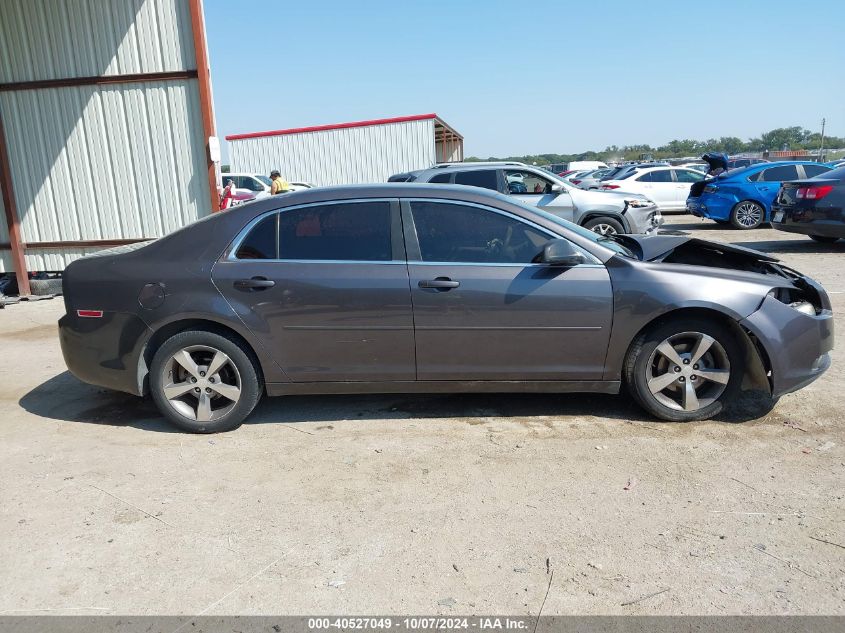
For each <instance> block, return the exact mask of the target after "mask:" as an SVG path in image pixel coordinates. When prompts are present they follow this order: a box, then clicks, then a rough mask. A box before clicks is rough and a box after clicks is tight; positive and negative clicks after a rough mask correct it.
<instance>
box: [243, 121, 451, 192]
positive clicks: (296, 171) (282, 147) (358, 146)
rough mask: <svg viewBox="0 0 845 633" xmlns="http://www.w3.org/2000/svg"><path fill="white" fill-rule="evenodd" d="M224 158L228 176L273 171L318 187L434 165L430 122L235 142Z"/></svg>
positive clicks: (377, 179) (379, 178) (384, 177)
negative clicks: (240, 172)
mask: <svg viewBox="0 0 845 633" xmlns="http://www.w3.org/2000/svg"><path fill="white" fill-rule="evenodd" d="M229 154H230V159H231V169H232V171H233V172H239V171H245V172H256V173H262V174H269V173H270V171H271V170H272V169H278V170H279V171H280V172H281V173H282V176H284V177H285V178H286V179H287V180H289V181H293V180H299V181H307V182H311V183H314V184H315V185H319V186H326V185H342V184H355V183H369V182H385V181H386V180H387V178H388V177H389V176H391V175H392V174H395V173H399V172H403V171H410V170H412V169H423V168H425V167H431V165H432V164H434V162H435V155H434V120H433V119H424V120H420V121H408V122H403V123H389V124H385V125H369V126H366V127H353V128H344V129H339V130H325V131H319V132H303V133H300V134H282V135H278V136H264V137H258V138H250V139H238V140H233V141H229Z"/></svg>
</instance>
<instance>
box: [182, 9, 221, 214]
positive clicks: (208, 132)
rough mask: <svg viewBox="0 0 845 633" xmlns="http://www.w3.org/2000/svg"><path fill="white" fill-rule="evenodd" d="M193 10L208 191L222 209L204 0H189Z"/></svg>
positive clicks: (215, 208) (213, 208)
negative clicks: (211, 142) (213, 151)
mask: <svg viewBox="0 0 845 633" xmlns="http://www.w3.org/2000/svg"><path fill="white" fill-rule="evenodd" d="M189 5H190V10H191V29H192V30H193V32H194V53H195V57H196V60H197V81H198V82H199V93H200V110H202V127H203V131H204V133H205V139H204V140H205V159H206V163H207V167H208V192H209V196H210V198H209V199H210V200H211V212H212V213H214V212H216V211H219V210H220V195H219V194H218V192H217V170H216V168H215V166H214V162H213V161H212V160H211V156H210V154H209V151H208V139H209V137H211V136H216V135H217V133H216V131H215V127H214V106H213V101H212V95H211V73H210V71H209V68H208V48H207V46H206V42H205V20H204V19H203V13H202V0H189Z"/></svg>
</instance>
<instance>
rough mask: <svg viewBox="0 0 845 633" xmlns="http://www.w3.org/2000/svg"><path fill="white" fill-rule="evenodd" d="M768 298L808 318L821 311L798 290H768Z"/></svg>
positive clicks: (805, 294)
mask: <svg viewBox="0 0 845 633" xmlns="http://www.w3.org/2000/svg"><path fill="white" fill-rule="evenodd" d="M768 296H769V297H772V298H773V299H777V300H778V301H780V302H781V303H784V304H786V305H788V306H789V307H790V308H792V309H793V310H798V312H801V313H803V314H806V315H808V316H816V315H817V314H819V312H820V309H821V308H820V307H816V306H815V305H814V304H813V303H812V302H811V301H810V300H809V299H810V297H808V296H807V293H805V292H804V291H802V290H800V289H799V288H772V289H771V290H769V292H768Z"/></svg>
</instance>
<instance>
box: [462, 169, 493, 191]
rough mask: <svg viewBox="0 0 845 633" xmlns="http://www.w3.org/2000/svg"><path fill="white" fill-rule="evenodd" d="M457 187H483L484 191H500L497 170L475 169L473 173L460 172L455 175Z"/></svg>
mask: <svg viewBox="0 0 845 633" xmlns="http://www.w3.org/2000/svg"><path fill="white" fill-rule="evenodd" d="M455 184H456V185H469V186H471V187H483V188H484V189H492V190H493V191H498V190H499V179H498V178H497V174H496V170H495V169H474V170H472V171H459V172H457V173H456V174H455Z"/></svg>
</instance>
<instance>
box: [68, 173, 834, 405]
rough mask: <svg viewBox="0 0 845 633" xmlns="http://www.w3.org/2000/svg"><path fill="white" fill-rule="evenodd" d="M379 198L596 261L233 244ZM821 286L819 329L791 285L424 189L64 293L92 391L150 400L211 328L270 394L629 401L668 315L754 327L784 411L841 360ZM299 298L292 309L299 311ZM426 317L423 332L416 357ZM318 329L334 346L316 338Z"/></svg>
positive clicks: (273, 203)
mask: <svg viewBox="0 0 845 633" xmlns="http://www.w3.org/2000/svg"><path fill="white" fill-rule="evenodd" d="M367 198H387V199H391V200H396V201H398V200H400V199H408V198H426V199H444V200H450V201H458V202H465V203H470V204H476V205H482V206H485V207H489V208H491V209H494V210H497V211H499V212H504V213H506V214H509V215H512V216H514V217H517V218H520V219H522V220H524V221H526V222H529V223H531V224H533V225H535V226H537V227H542V228H543V229H545V230H547V231H548V232H549V233H550V234H554V235H559V236H560V237H562V238H565V239H568V240H570V241H571V242H572V243H574V244H576V245H577V246H578V247H580V248H581V249H583V250H584V251H585V252H586V253H588V254H589V256H590V257H589V259H588V263H586V264H584V265H581V266H577V267H574V268H571V269H565V270H551V269H550V268H548V267H543V266H542V265H533V264H531V265H526V266H510V267H506V266H502V267H499V266H489V265H481V266H476V265H461V266H458V265H436V266H431V265H428V264H427V265H423V264H421V263H420V262H418V261H415V260H414V253H413V252H412V251H413V243H409V249H408V256H409V259H410V260H411V261H410V262H408V264H407V265H405V263H404V261H398V262H394V263H390V264H386V265H373V266H367V267H362V268H358V269H355V268H354V267H350V266H349V263H317V264H314V263H311V262H309V265H307V266H304V265H302V264H301V263H299V262H263V261H258V260H249V261H237V262H231V261H229V260H228V259H227V255H228V251H229V249H230V247H231V245H232V244H233V241H234V239H235V236H237V235H238V234H239V233H241V232H242V231H243V230H244V229H245V227H247V226H248V225H249V224H250V223H251V222H253V221H254V220H255V219H256V218H259V217H260V216H262V215H264V214H266V213H268V212H272V211H275V210H277V209H282V210H284V209H286V208H290V207H295V206H299V205H304V204H312V203H319V202H329V201H337V200H355V199H367ZM637 239H638V240H639V243H641V244H642V245H643V247H642V249H643V251H644V252H645V251H648V252H651V253H654V252H661V251H665V250H666V249H667V247H669V246H668V245H669V244H670V241H671V244H677V243H678V237H677V236H661V235H657V236H649V237H640V238H637ZM406 243H407V242H406ZM649 245H651V246H649ZM752 253H753V252H752ZM276 268H278V270H279V271H280V272H278V273H277V272H274V269H276ZM256 273H259V274H262V275H263V276H267V275H273V276H276V277H277V278H278V279H279V281H280V282H281V283H278V284H277V288H275V290H277V291H278V292H280V293H282V294H280V295H272V296H271V295H267V296H265V295H262V294H261V293H256V294H255V295H250V294H247V293H239V294H235V293H234V292H233V291H231V282H232V281H233V280H234V279H235V278H248V277H250V276H252V275H254V274H256ZM439 275H446V276H455V277H460V279H461V280H462V282H463V284H464V285H462V287H461V289H460V292H455V293H452V292H447V293H438V294H437V295H434V294H432V293H423V292H417V291H416V290H412V288H416V286H415V285H414V284H413V282H414V281H416V280H418V279H420V280H421V279H422V278H423V277H430V278H431V277H435V276H439ZM380 276H381V277H380ZM807 282H808V283H810V284H812V285H813V287H815V288H818V289H819V292H820V296H822V297H823V301H824V302H826V303H825V309H824V310H823V311H822V314H820V315H817V316H808V315H805V314H802V313H799V312H797V311H796V310H794V309H792V308H790V307H788V306H785V305H784V304H782V303H780V302H779V301H777V300H774V299H767V298H766V294H767V292H768V291H769V290H770V289H771V288H773V287H790V286H792V285H793V284H792V283H791V282H790V281H789V280H788V279H786V278H781V277H776V276H773V275H763V274H759V273H754V272H744V271H740V270H730V269H721V268H712V267H700V266H690V265H686V264H667V263H660V262H648V261H645V262H642V261H638V260H633V259H628V258H625V257H622V256H619V255H616V254H615V253H614V251H613V250H611V249H610V248H607V247H605V246H603V245H602V244H599V243H596V242H595V241H594V240H592V239H590V238H588V237H586V236H584V235H581V234H579V233H577V232H576V231H575V230H570V229H568V228H566V227H565V226H562V225H561V224H560V223H558V222H556V221H554V220H553V219H550V218H548V217H546V216H544V215H542V214H538V213H536V212H534V211H533V210H531V209H530V208H526V207H524V206H521V205H517V204H514V203H513V201H512V200H510V199H509V198H508V197H506V196H503V195H501V194H495V193H491V192H488V191H485V190H483V189H478V188H474V187H462V186H444V185H437V186H433V185H415V184H395V185H390V184H388V185H367V186H358V187H339V188H323V189H313V190H309V191H303V192H297V193H293V194H287V195H286V196H284V197H281V198H271V199H266V200H261V201H257V202H254V203H251V204H247V205H243V206H240V207H237V208H235V209H233V210H231V211H228V212H225V213H219V214H215V215H213V216H211V217H209V218H206V219H204V220H201V221H199V222H196V223H194V224H193V225H191V226H188V227H186V228H184V229H182V230H180V231H177V232H175V233H173V234H171V235H169V236H167V237H164V238H161V239H159V240H157V241H155V242H152V243H150V244H148V245H145V246H142V247H136V248H135V249H134V250H133V249H123V250H122V251H120V252H117V253H115V252H112V253H106V254H101V255H99V256H95V257H87V258H83V259H80V260H77V261H76V262H73V263H72V264H71V265H70V266H68V268H67V270H66V273H65V277H64V291H65V303H66V307H67V314H66V315H65V316H64V317H62V319H61V321H60V331H61V338H60V340H61V344H62V349H63V353H64V356H65V359H66V362H67V364H68V367H69V368H70V369H71V371H72V372H73V373H74V374H76V375H77V376H78V377H80V378H81V379H82V380H85V381H87V382H91V383H93V384H98V385H103V386H106V387H109V388H112V389H118V390H123V391H127V392H130V393H135V394H139V395H140V394H142V393H143V392H144V389H145V375H146V367H147V366H148V364H149V362H150V359H151V355H152V353H153V352H154V351H155V347H156V345H157V344H158V343H160V342H161V339H162V338H166V336H167V335H169V333H173V332H175V331H178V330H179V329H180V328H185V327H192V326H197V325H202V326H203V327H208V326H209V325H210V326H211V327H218V328H225V330H226V331H228V332H230V333H231V334H232V335H233V336H236V337H240V338H242V339H243V341H244V342H245V344H246V345H247V346H248V347H249V349H250V350H251V351H252V352H253V353H254V354H255V356H256V358H257V360H258V362H259V365H260V368H261V372H262V375H263V378H264V380H265V382H266V383H267V391H268V393H270V394H274V393H289V392H321V391H323V392H344V393H345V392H356V391H415V390H417V391H449V390H461V391H467V390H469V391H472V390H475V391H484V390H498V391H502V390H509V391H538V390H556V391H567V390H588V391H602V392H614V391H617V390H618V388H619V381H620V375H621V366H622V362H623V360H624V357H625V354H626V352H627V350H628V348H629V346H630V344H631V341H632V340H633V339H634V338H635V336H636V335H637V334H638V333H639V332H640V331H642V329H643V328H644V327H647V326H648V325H649V324H650V323H653V322H654V321H655V319H658V318H660V317H661V316H662V315H666V314H668V313H671V312H675V311H678V310H683V309H698V310H707V311H708V314H711V315H713V316H714V318H715V317H719V316H720V315H721V317H723V318H726V319H729V320H731V322H733V323H735V324H742V325H744V326H745V327H746V328H747V330H748V331H749V332H751V333H753V334H754V335H755V336H756V337H757V338H758V339H759V341H760V344H761V345H762V346H763V348H764V349H765V351H766V354H767V355H768V356H769V357H770V359H771V360H770V364H771V368H772V373H773V376H772V386H773V391H774V393H775V395H779V394H780V393H785V392H787V391H789V390H791V389H794V388H798V387H800V386H801V385H803V384H805V383H806V382H808V381H811V380H813V379H814V378H816V377H817V376H818V375H820V373H821V372H822V371H823V370H824V369H825V368H826V365H825V362H824V361H822V365H823V366H821V367H812V365H813V364H814V363H816V362H817V361H818V359H819V357H820V356H823V355H824V354H825V353H826V352H827V351H829V350H830V349H831V348H832V344H833V330H832V327H833V326H832V323H833V321H832V316H831V314H830V304H829V300H828V299H827V296H826V295H825V294H824V291H823V290H822V289H821V288H820V286H818V285H817V284H815V282H812V280H807ZM150 284H160V285H161V287H163V291H164V299H163V300H161V301H150V300H149V299H148V297H149V296H157V295H156V293H150V292H149V286H150ZM285 291H287V292H289V293H292V296H293V297H294V300H291V301H288V299H286V297H285V295H284V294H283V293H284V292H285ZM412 293H413V294H412ZM241 294H242V296H241ZM288 296H290V295H288ZM139 297H142V301H143V303H144V305H142V304H141V303H140V302H139ZM262 297H263V298H262ZM412 298H413V302H412V301H411V299H412ZM286 301H288V303H285V302H286ZM417 303H419V312H418V313H417V312H416V306H417ZM294 304H295V305H294ZM411 305H413V306H414V308H413V310H412V308H411ZM91 309H94V310H103V311H104V315H103V318H102V319H85V318H80V317H79V316H77V314H76V311H77V310H91ZM412 315H414V317H416V318H417V319H418V320H417V325H418V326H420V327H419V328H418V329H417V331H416V336H417V337H418V339H417V341H416V343H414V342H413V340H414V334H415V332H414V329H413V321H412ZM417 315H418V316H417ZM291 325H293V326H294V328H291V327H290V326H291ZM296 326H299V327H298V328H297V327H296ZM310 326H315V327H316V328H317V329H318V330H319V331H320V332H321V334H320V335H319V336H314V335H313V333H309V329H308V328H309V327H310ZM550 328H551V329H550ZM566 328H575V329H573V330H572V331H567V329H566ZM585 328H591V329H585ZM787 334H788V335H789V337H788V338H787V336H786V335H787ZM438 350H439V351H438ZM440 354H442V356H441V355H440ZM412 359H413V360H412ZM767 362H769V361H767ZM362 364H363V365H362ZM367 365H369V366H367Z"/></svg>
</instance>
